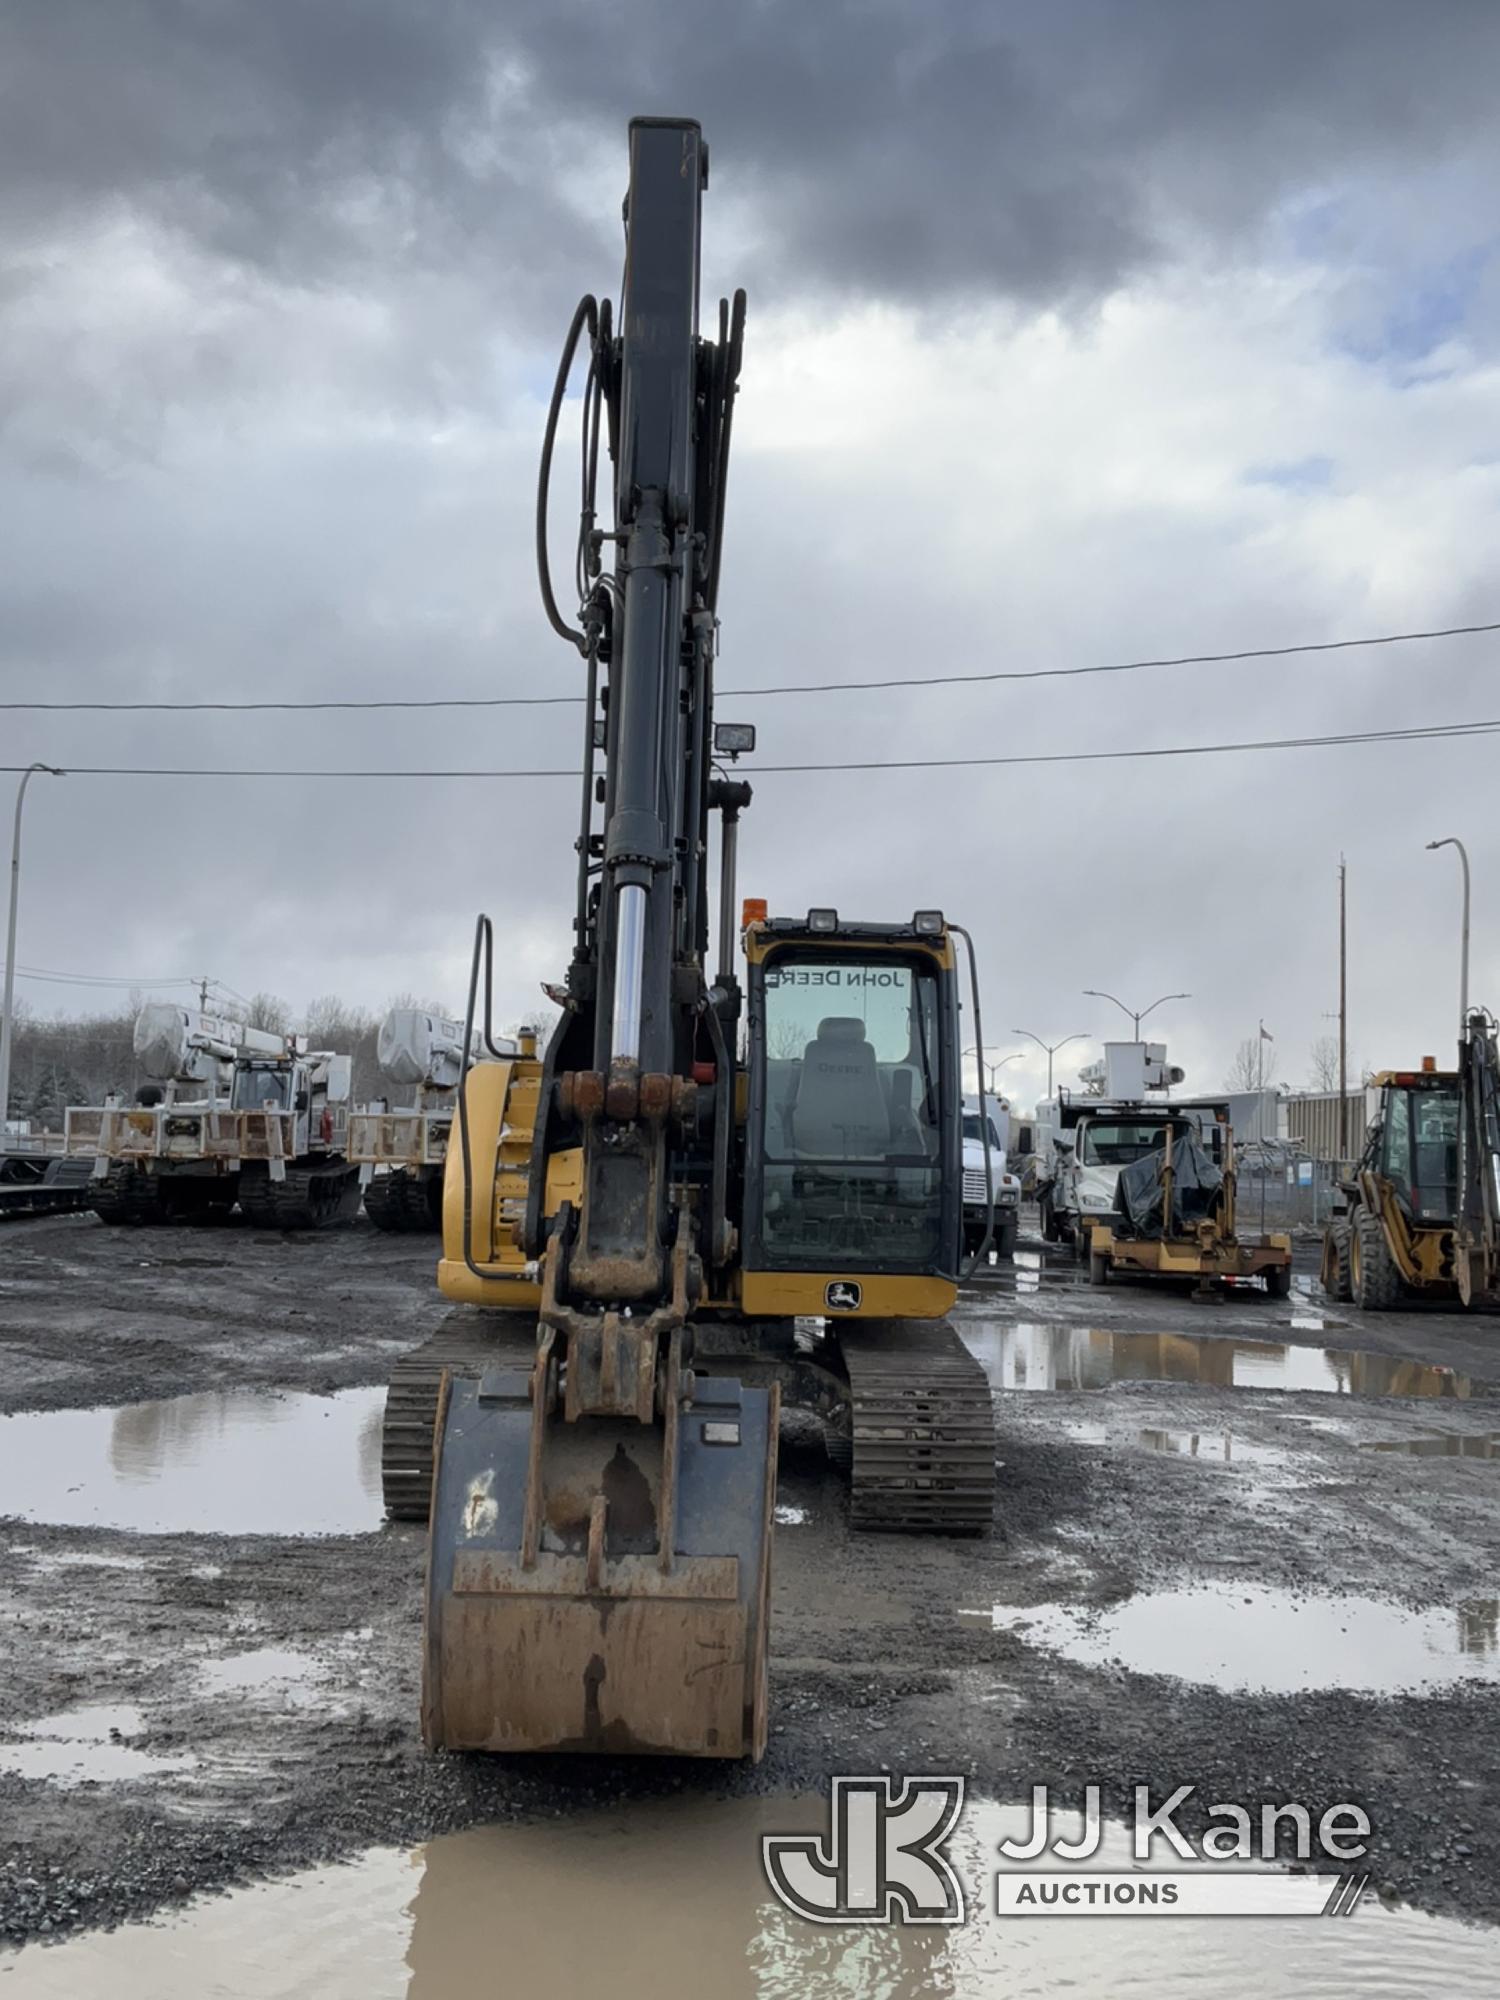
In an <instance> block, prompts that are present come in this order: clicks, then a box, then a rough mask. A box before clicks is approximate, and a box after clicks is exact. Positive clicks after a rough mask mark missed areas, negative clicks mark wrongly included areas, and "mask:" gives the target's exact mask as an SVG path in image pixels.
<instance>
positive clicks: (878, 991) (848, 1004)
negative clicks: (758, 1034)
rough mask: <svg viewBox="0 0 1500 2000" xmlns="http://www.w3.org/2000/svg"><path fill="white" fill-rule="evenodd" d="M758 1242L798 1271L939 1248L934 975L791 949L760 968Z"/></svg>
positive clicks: (880, 960)
mask: <svg viewBox="0 0 1500 2000" xmlns="http://www.w3.org/2000/svg"><path fill="white" fill-rule="evenodd" d="M763 993H764V1042H763V1051H764V1054H763V1060H764V1065H765V1088H764V1095H763V1103H764V1114H763V1129H762V1134H761V1143H762V1157H763V1161H764V1169H763V1194H762V1213H761V1238H762V1246H763V1249H764V1251H765V1253H766V1255H767V1258H768V1261H770V1262H772V1263H780V1264H782V1265H785V1266H792V1267H802V1268H806V1267H807V1266H809V1265H810V1264H811V1265H812V1266H814V1267H816V1266H817V1265H818V1264H820V1263H826V1262H831V1263H834V1264H837V1263H838V1262H839V1261H840V1260H843V1261H865V1262H870V1261H876V1262H879V1263H881V1264H882V1265H886V1266H889V1265H890V1264H892V1263H895V1264H898V1265H899V1264H901V1263H910V1264H913V1265H918V1266H925V1265H927V1264H929V1263H931V1262H932V1261H933V1259H934V1258H936V1257H937V1256H938V1254H939V1251H940V1248H941V1234H942V1228H941V1225H942V1192H943V1190H942V1173H941V1166H940V1161H939V1133H940V1117H941V1110H942V1083H943V1079H942V1077H941V1075H940V1062H941V1047H940V1037H939V1020H940V1014H939V986H938V978H937V973H936V969H935V968H933V967H931V966H929V965H926V964H923V963H920V962H915V961H908V960H902V959H900V958H898V957H896V956H895V955H894V954H891V953H883V954H879V955H878V956H877V955H875V954H872V955H871V956H870V957H869V958H867V959H856V958H855V957H854V956H853V954H847V953H841V954H838V955H833V954H829V955H828V956H826V957H817V956H812V955H807V956H804V955H801V954H798V955H797V956H796V957H795V958H792V959H790V960H788V961H787V962H784V963H780V964H778V963H777V962H775V961H773V962H772V963H771V964H770V965H768V966H767V967H766V969H765V972H764V974H763Z"/></svg>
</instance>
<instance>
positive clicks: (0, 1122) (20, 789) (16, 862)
mask: <svg viewBox="0 0 1500 2000" xmlns="http://www.w3.org/2000/svg"><path fill="white" fill-rule="evenodd" d="M37 771H45V772H46V773H47V775H48V777H49V778H65V777H66V776H67V775H68V774H67V772H66V771H59V770H58V769H57V768H56V767H55V766H54V765H52V764H28V765H27V767H26V769H25V770H24V771H23V772H22V773H21V782H20V784H19V785H18V786H17V788H16V826H15V832H14V834H13V836H12V838H11V843H10V922H9V924H8V926H7V928H6V934H5V1000H4V1003H3V1006H0V1130H3V1129H4V1126H5V1121H6V1119H7V1118H9V1116H10V1043H11V1028H12V1023H13V1019H14V1012H15V991H16V909H17V906H18V904H19V901H20V893H21V808H22V806H24V805H25V803H26V787H27V786H28V785H29V784H30V783H31V780H32V776H33V774H34V773H35V772H37Z"/></svg>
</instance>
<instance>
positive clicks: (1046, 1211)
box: [1037, 1195, 1058, 1243]
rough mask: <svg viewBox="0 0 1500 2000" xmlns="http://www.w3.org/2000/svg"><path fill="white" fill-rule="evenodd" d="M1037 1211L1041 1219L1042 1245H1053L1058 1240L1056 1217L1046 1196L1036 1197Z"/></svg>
mask: <svg viewBox="0 0 1500 2000" xmlns="http://www.w3.org/2000/svg"><path fill="white" fill-rule="evenodd" d="M1037 1209H1038V1211H1039V1213H1040V1215H1041V1218H1042V1241H1043V1242H1044V1243H1055V1242H1056V1241H1057V1240H1058V1227H1057V1217H1056V1215H1055V1214H1054V1213H1053V1210H1052V1203H1051V1201H1050V1199H1049V1198H1048V1197H1047V1196H1046V1195H1039V1196H1038V1197H1037Z"/></svg>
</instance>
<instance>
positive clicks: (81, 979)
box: [16, 965, 199, 991]
mask: <svg viewBox="0 0 1500 2000" xmlns="http://www.w3.org/2000/svg"><path fill="white" fill-rule="evenodd" d="M16 977H17V979H31V980H36V981H37V982H39V983H40V984H42V985H44V986H100V987H104V988H106V989H109V990H114V989H120V990H122V991H123V990H124V989H125V988H127V987H131V986H197V985H198V984H199V981H198V980H196V979H192V978H188V977H186V976H184V977H182V978H173V979H111V978H110V977H109V975H108V974H107V973H102V972H34V971H30V970H28V968H27V967H26V966H24V965H18V966H17V967H16Z"/></svg>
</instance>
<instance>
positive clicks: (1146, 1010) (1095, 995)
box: [1083, 986, 1193, 1041]
mask: <svg viewBox="0 0 1500 2000" xmlns="http://www.w3.org/2000/svg"><path fill="white" fill-rule="evenodd" d="M1083 992H1084V997H1085V999H1088V1000H1111V1001H1114V1004H1115V1006H1116V1007H1118V1008H1119V1010H1120V1012H1121V1013H1122V1014H1128V1015H1129V1016H1130V1021H1131V1026H1132V1027H1133V1028H1134V1029H1135V1039H1136V1040H1137V1041H1139V1040H1140V1039H1141V1023H1142V1021H1144V1020H1145V1018H1146V1016H1147V1015H1148V1014H1154V1013H1155V1012H1156V1010H1157V1008H1158V1007H1164V1006H1165V1005H1166V1003H1167V1002H1168V1001H1169V1000H1191V999H1192V997H1193V996H1192V994H1191V993H1163V995H1162V996H1161V998H1160V1000H1153V1001H1152V1002H1151V1005H1150V1006H1149V1007H1142V1008H1141V1010H1140V1012H1139V1013H1137V1012H1136V1010H1135V1008H1134V1007H1127V1006H1126V1005H1125V1002H1124V1001H1123V1000H1116V999H1115V996H1114V994H1113V993H1101V992H1100V991H1099V989H1098V988H1097V987H1096V986H1085V987H1084V989H1083Z"/></svg>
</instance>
